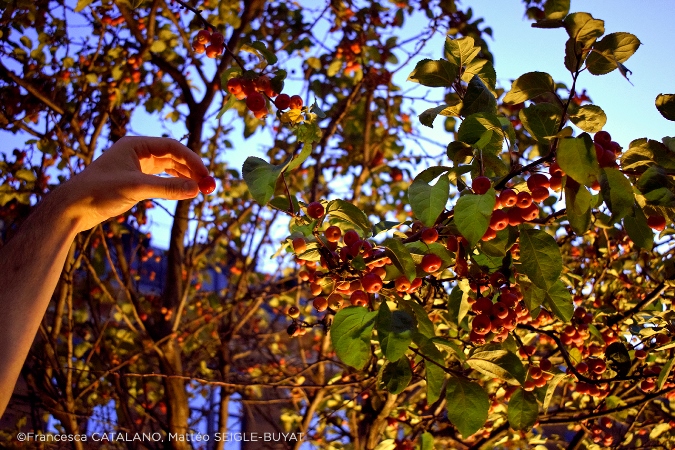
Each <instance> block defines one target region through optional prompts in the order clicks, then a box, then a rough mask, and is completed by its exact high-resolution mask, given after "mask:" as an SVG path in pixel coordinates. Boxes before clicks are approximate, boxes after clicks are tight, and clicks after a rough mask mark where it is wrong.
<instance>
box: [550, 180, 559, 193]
mask: <svg viewBox="0 0 675 450" xmlns="http://www.w3.org/2000/svg"><path fill="white" fill-rule="evenodd" d="M550 182H551V186H550V187H551V189H553V190H554V191H556V192H558V191H559V190H560V189H561V188H562V177H551V179H550Z"/></svg>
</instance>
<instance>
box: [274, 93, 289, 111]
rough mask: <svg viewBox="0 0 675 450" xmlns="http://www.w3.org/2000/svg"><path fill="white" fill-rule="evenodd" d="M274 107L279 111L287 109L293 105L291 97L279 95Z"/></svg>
mask: <svg viewBox="0 0 675 450" xmlns="http://www.w3.org/2000/svg"><path fill="white" fill-rule="evenodd" d="M274 105H275V106H276V107H277V108H279V109H282V110H283V109H286V108H288V107H289V106H290V105H291V97H289V96H288V94H279V96H278V97H277V98H276V99H274Z"/></svg>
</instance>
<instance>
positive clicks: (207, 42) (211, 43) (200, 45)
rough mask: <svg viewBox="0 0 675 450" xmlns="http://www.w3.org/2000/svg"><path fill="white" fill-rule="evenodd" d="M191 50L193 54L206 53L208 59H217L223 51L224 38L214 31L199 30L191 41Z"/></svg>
mask: <svg viewBox="0 0 675 450" xmlns="http://www.w3.org/2000/svg"><path fill="white" fill-rule="evenodd" d="M192 49H193V50H194V51H195V53H206V56H207V57H209V58H217V57H218V56H220V55H222V54H223V51H224V50H225V36H223V35H222V34H221V33H219V32H217V31H214V32H213V33H211V32H210V31H209V30H199V32H198V33H197V36H195V38H194V40H193V41H192Z"/></svg>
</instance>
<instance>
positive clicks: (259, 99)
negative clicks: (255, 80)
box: [246, 92, 265, 112]
mask: <svg viewBox="0 0 675 450" xmlns="http://www.w3.org/2000/svg"><path fill="white" fill-rule="evenodd" d="M246 107H247V108H248V109H250V110H251V111H253V112H255V111H260V110H262V109H264V108H265V97H263V96H262V94H259V93H257V92H253V93H251V94H249V95H248V97H246Z"/></svg>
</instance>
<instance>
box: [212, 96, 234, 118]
mask: <svg viewBox="0 0 675 450" xmlns="http://www.w3.org/2000/svg"><path fill="white" fill-rule="evenodd" d="M235 103H237V99H236V97H235V96H234V95H231V94H230V95H228V96H227V101H226V102H225V103H223V107H222V108H220V111H218V115H216V119H220V118H221V117H223V114H225V113H226V112H227V111H228V110H229V109H230V108H232V107H233V106H234V105H235Z"/></svg>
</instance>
